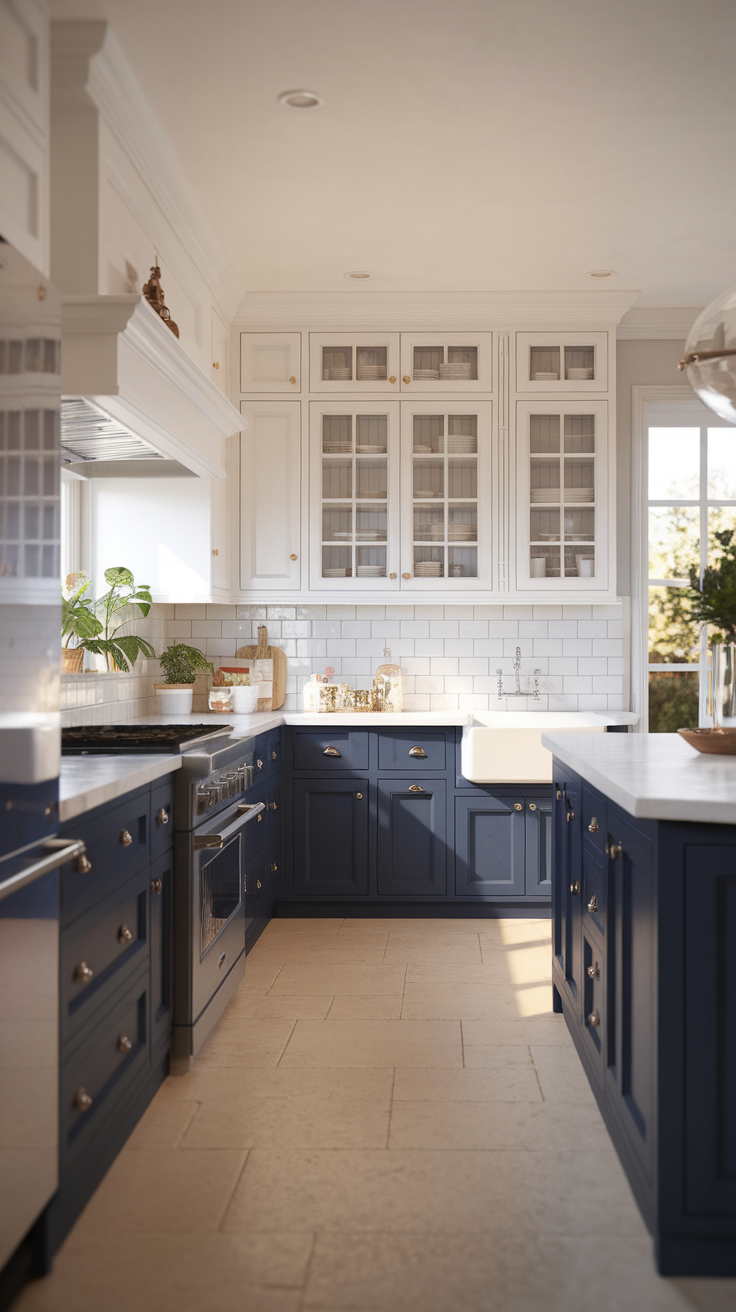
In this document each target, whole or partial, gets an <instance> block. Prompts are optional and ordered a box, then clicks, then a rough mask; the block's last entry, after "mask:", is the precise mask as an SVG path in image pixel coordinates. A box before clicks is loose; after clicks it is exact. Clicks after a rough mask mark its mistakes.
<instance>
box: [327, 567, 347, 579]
mask: <svg viewBox="0 0 736 1312" xmlns="http://www.w3.org/2000/svg"><path fill="white" fill-rule="evenodd" d="M349 574H350V570H349V569H348V567H347V566H346V565H342V566H341V567H340V569H323V570H322V578H323V579H345V578H347V577H348V575H349Z"/></svg>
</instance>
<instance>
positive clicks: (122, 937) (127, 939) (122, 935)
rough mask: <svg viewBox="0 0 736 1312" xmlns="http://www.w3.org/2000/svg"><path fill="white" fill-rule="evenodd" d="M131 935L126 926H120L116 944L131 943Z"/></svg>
mask: <svg viewBox="0 0 736 1312" xmlns="http://www.w3.org/2000/svg"><path fill="white" fill-rule="evenodd" d="M132 942H133V935H132V933H131V931H130V930H129V929H128V926H127V925H121V926H120V929H119V930H118V943H132Z"/></svg>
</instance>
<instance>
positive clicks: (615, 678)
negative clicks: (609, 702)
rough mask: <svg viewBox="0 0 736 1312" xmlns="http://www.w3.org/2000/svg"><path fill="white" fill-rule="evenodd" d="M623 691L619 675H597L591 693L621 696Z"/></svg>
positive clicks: (622, 683)
mask: <svg viewBox="0 0 736 1312" xmlns="http://www.w3.org/2000/svg"><path fill="white" fill-rule="evenodd" d="M623 690H624V681H623V679H622V678H621V676H620V675H619V674H607V675H605V676H603V675H599V676H597V677H594V679H593V692H604V693H611V694H612V695H613V696H621V694H622V693H623Z"/></svg>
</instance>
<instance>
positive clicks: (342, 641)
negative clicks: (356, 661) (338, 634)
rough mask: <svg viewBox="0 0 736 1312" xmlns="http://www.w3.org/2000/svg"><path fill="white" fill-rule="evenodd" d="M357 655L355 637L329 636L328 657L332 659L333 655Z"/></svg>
mask: <svg viewBox="0 0 736 1312" xmlns="http://www.w3.org/2000/svg"><path fill="white" fill-rule="evenodd" d="M354 655H355V638H328V639H327V659H328V660H331V659H332V658H333V656H354Z"/></svg>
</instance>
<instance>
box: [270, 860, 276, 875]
mask: <svg viewBox="0 0 736 1312" xmlns="http://www.w3.org/2000/svg"><path fill="white" fill-rule="evenodd" d="M277 870H278V866H277V864H276V862H275V861H272V862H271V874H272V875H275V874H276V871H277Z"/></svg>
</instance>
